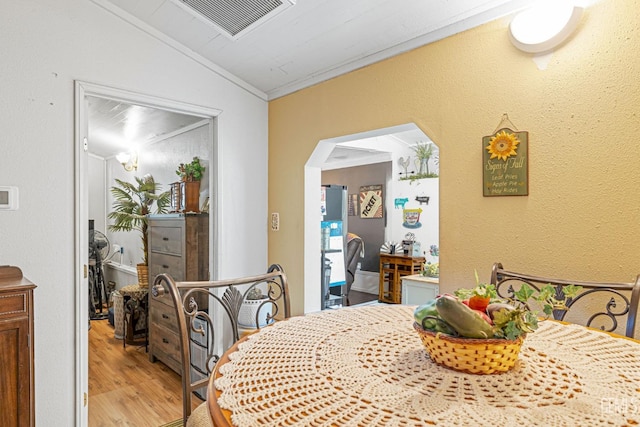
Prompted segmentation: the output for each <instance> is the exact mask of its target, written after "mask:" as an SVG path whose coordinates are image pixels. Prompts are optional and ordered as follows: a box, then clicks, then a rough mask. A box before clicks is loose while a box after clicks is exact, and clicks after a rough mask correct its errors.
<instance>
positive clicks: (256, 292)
mask: <svg viewBox="0 0 640 427" xmlns="http://www.w3.org/2000/svg"><path fill="white" fill-rule="evenodd" d="M267 301H269V297H268V296H267V295H265V294H263V293H262V290H261V289H260V288H258V287H254V288H251V289H250V290H249V291H248V292H247V295H246V297H245V299H244V301H242V307H240V312H239V313H238V324H239V325H240V326H242V327H244V328H250V329H256V315H258V326H260V327H263V326H266V325H267V324H268V323H271V321H270V319H269V317H270V316H271V313H272V307H271V304H270V303H268V302H267ZM258 313H259V314H258Z"/></svg>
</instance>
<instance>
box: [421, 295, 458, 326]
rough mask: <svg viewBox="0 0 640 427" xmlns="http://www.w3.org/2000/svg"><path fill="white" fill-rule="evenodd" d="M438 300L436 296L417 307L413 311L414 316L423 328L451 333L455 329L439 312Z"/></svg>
mask: <svg viewBox="0 0 640 427" xmlns="http://www.w3.org/2000/svg"><path fill="white" fill-rule="evenodd" d="M437 300H438V299H437V298H435V299H432V300H431V301H428V302H426V303H424V304H422V305H420V306H418V307H416V309H415V310H414V311H413V318H414V320H415V321H416V322H417V323H418V324H419V325H422V328H423V329H427V330H430V331H434V332H443V333H445V334H451V333H453V329H451V327H450V326H449V325H448V324H447V323H446V322H445V321H444V320H442V318H441V317H440V315H439V314H438V309H437V308H436V301H437ZM427 316H429V318H427Z"/></svg>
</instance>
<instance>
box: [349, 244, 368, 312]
mask: <svg viewBox="0 0 640 427" xmlns="http://www.w3.org/2000/svg"><path fill="white" fill-rule="evenodd" d="M363 248H364V242H363V240H362V239H361V238H360V237H353V238H352V239H351V240H349V241H348V242H347V254H346V260H347V266H346V267H347V268H346V270H347V276H346V282H347V289H346V296H347V303H348V302H349V292H351V285H353V281H354V280H355V277H356V271H357V270H358V263H359V262H360V260H361V259H362V252H363Z"/></svg>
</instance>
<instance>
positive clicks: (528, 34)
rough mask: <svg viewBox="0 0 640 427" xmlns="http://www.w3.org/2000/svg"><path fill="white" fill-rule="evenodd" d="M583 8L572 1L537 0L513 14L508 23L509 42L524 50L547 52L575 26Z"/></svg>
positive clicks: (568, 34) (566, 36) (559, 42)
mask: <svg viewBox="0 0 640 427" xmlns="http://www.w3.org/2000/svg"><path fill="white" fill-rule="evenodd" d="M582 10H583V9H582V7H579V6H575V5H574V4H573V2H571V1H560V0H546V1H540V2H538V3H536V4H535V5H534V6H532V7H530V8H528V9H526V10H523V11H522V12H520V13H518V14H517V15H516V16H515V17H514V18H513V20H512V21H511V24H510V25H509V35H510V38H511V42H512V43H513V45H514V46H515V47H517V48H518V49H520V50H522V51H524V52H528V53H543V52H548V51H550V50H552V49H553V48H555V47H556V46H559V45H560V44H561V43H562V42H564V41H565V40H566V39H567V38H568V37H569V36H570V35H571V33H572V32H573V31H574V30H575V29H576V27H577V26H578V23H579V22H580V17H581V16H582Z"/></svg>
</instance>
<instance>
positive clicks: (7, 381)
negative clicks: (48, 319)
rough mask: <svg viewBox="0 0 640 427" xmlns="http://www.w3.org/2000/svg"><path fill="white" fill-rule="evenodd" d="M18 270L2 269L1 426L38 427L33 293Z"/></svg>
mask: <svg viewBox="0 0 640 427" xmlns="http://www.w3.org/2000/svg"><path fill="white" fill-rule="evenodd" d="M35 287H36V286H35V285H34V284H33V283H31V282H30V281H29V280H27V279H25V278H24V277H23V276H22V271H21V270H20V269H19V268H18V267H12V266H0V425H1V426H3V427H14V426H33V425H35V405H34V395H35V391H34V381H33V289H34V288H35Z"/></svg>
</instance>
